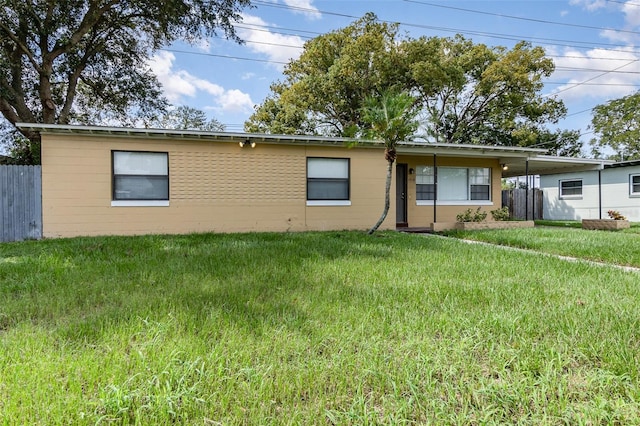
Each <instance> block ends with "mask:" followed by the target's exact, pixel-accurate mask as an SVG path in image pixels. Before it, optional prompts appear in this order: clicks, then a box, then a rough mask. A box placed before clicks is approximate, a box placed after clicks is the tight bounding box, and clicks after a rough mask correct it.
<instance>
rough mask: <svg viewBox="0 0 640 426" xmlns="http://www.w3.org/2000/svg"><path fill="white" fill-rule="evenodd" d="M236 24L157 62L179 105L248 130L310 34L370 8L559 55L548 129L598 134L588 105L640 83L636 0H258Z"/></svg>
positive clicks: (422, 27) (415, 32)
mask: <svg viewBox="0 0 640 426" xmlns="http://www.w3.org/2000/svg"><path fill="white" fill-rule="evenodd" d="M254 4H255V6H256V7H255V8H253V9H247V10H246V11H245V12H244V13H243V21H242V22H240V23H238V25H237V31H238V34H239V36H240V37H241V38H242V39H244V40H245V41H246V43H245V44H243V45H238V44H236V43H234V42H231V41H228V40H225V39H224V38H218V37H214V38H211V39H209V40H204V41H203V42H202V43H199V44H198V45H188V44H183V43H176V44H174V45H172V46H171V47H169V48H168V49H166V50H161V51H159V52H157V54H156V55H155V56H154V58H153V60H152V69H153V70H154V72H155V73H156V74H157V75H158V77H159V80H160V82H161V83H162V84H163V88H164V92H165V95H166V96H167V97H168V98H169V100H170V101H171V102H172V103H174V104H177V105H189V106H192V107H195V108H199V109H202V110H204V111H206V112H207V114H209V116H210V117H215V118H216V119H218V120H220V121H221V122H222V123H224V124H225V125H226V128H227V130H228V131H234V132H235V131H242V124H243V123H244V121H245V120H246V119H247V118H248V117H249V115H250V114H251V113H252V111H253V107H254V105H256V104H260V103H261V102H262V101H263V100H264V98H265V96H266V95H267V94H268V93H269V85H270V84H271V83H272V82H274V81H276V80H278V79H281V78H282V70H283V66H284V65H283V63H286V62H287V61H288V60H290V59H295V58H297V57H298V55H300V53H301V52H302V45H303V44H304V42H305V41H307V40H309V39H311V38H313V37H316V36H318V35H320V34H323V33H326V32H329V31H332V30H335V29H338V28H342V27H345V26H347V25H349V24H350V23H352V22H353V21H354V20H356V19H358V18H360V17H362V16H363V15H364V14H365V13H366V12H373V13H375V14H376V15H377V16H378V18H379V19H380V20H384V21H391V22H398V23H400V31H401V32H403V33H406V34H407V35H408V36H410V37H419V36H438V37H450V36H453V35H455V34H456V33H460V34H463V35H464V36H465V37H467V38H470V39H472V40H473V41H474V42H475V43H485V44H487V45H491V46H506V47H511V46H513V45H514V44H515V43H517V42H518V41H520V40H527V41H530V42H531V43H532V44H533V45H536V46H538V45H539V46H542V47H544V48H545V50H546V52H547V54H548V55H549V56H550V57H551V58H552V59H553V60H554V62H555V64H556V71H555V73H554V74H553V75H552V76H551V77H550V78H548V79H546V80H545V83H546V84H545V89H544V92H543V94H544V95H548V96H552V95H557V96H558V97H559V98H560V99H562V100H563V101H564V102H565V105H566V106H567V108H568V116H567V118H566V119H565V120H563V121H562V122H560V123H558V124H557V125H552V126H551V128H552V129H555V128H562V129H572V130H579V131H580V132H581V133H582V134H583V136H582V139H583V140H585V141H586V140H588V139H589V138H590V137H591V136H592V135H591V134H590V133H589V130H588V125H589V123H590V121H591V112H590V110H591V108H593V107H594V106H595V105H598V104H601V103H604V102H606V101H607V100H610V99H615V98H619V97H622V96H625V95H628V94H630V93H633V92H635V91H636V90H638V87H640V47H636V44H639V43H640V28H639V27H640V0H630V1H625V0H616V1H614V0H529V1H517V0H516V1H513V0H494V1H482V0H475V1H458V0H446V1H443V0H342V1H340V0H256V1H254Z"/></svg>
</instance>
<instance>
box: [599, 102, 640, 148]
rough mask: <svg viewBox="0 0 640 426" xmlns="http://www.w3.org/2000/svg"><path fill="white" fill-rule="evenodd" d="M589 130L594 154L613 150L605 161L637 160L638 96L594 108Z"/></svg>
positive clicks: (639, 136) (639, 140) (639, 141)
mask: <svg viewBox="0 0 640 426" xmlns="http://www.w3.org/2000/svg"><path fill="white" fill-rule="evenodd" d="M591 129H592V130H593V133H594V135H595V137H594V138H593V139H591V145H592V147H593V148H594V152H595V153H599V154H600V155H602V152H603V151H609V150H612V151H613V153H612V154H611V155H608V157H610V158H611V159H614V160H618V161H623V160H633V159H638V158H640V92H636V93H633V94H631V95H628V96H624V97H622V98H619V99H614V100H611V101H609V102H607V103H604V104H601V105H597V106H596V107H595V108H594V109H593V117H592V118H591Z"/></svg>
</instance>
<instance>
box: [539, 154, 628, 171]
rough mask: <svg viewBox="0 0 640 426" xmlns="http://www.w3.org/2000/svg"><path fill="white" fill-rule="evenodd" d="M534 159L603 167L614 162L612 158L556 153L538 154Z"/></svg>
mask: <svg viewBox="0 0 640 426" xmlns="http://www.w3.org/2000/svg"><path fill="white" fill-rule="evenodd" d="M536 160H541V161H549V162H556V163H576V164H593V165H594V166H597V165H601V166H602V167H603V168H604V167H606V166H608V165H610V164H613V163H615V161H613V160H603V159H601V158H577V157H559V156H556V155H539V156H537V157H536Z"/></svg>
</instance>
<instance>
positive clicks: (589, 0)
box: [569, 0, 607, 11]
mask: <svg viewBox="0 0 640 426" xmlns="http://www.w3.org/2000/svg"><path fill="white" fill-rule="evenodd" d="M569 4H570V5H572V6H582V7H584V8H585V9H587V10H589V11H594V10H598V9H602V8H603V7H606V6H607V0H571V1H570V2H569Z"/></svg>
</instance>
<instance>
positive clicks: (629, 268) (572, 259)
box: [425, 234, 640, 273]
mask: <svg viewBox="0 0 640 426" xmlns="http://www.w3.org/2000/svg"><path fill="white" fill-rule="evenodd" d="M425 235H428V236H433V237H439V238H451V239H454V240H458V241H461V242H463V243H467V244H477V245H481V246H487V247H497V248H501V249H504V250H511V251H516V252H520V253H528V254H536V255H541V256H546V257H554V258H556V259H561V260H565V261H567V262H576V263H586V264H588V265H593V266H599V267H608V268H615V269H621V270H623V271H626V272H635V273H640V268H637V267H635V266H624V265H616V264H615V263H606V262H596V261H594V260H588V259H581V258H579V257H571V256H563V255H560V254H553V253H545V252H541V251H536V250H531V249H523V248H518V247H510V246H503V245H500V244H493V243H487V242H484V241H474V240H465V239H461V238H455V237H446V236H444V235H438V234H425Z"/></svg>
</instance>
